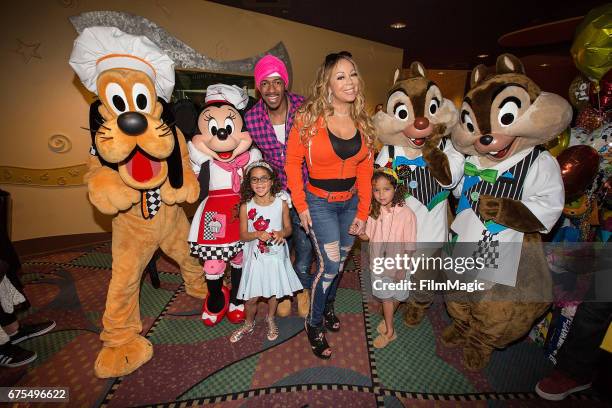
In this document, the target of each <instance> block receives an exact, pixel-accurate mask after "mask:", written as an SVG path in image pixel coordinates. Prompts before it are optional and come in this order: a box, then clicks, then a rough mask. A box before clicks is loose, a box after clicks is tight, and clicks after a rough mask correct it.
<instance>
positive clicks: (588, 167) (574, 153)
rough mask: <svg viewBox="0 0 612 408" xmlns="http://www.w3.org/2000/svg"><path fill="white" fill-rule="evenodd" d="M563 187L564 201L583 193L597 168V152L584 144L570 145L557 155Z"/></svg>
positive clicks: (595, 173)
mask: <svg viewBox="0 0 612 408" xmlns="http://www.w3.org/2000/svg"><path fill="white" fill-rule="evenodd" d="M557 161H558V162H559V166H560V167H561V178H562V179H563V186H564V187H565V201H566V202H569V201H573V200H575V199H577V198H578V197H580V196H581V195H582V194H584V193H585V191H586V190H587V188H588V187H589V186H590V185H591V183H593V180H594V179H595V176H596V175H597V171H598V169H599V154H598V153H597V151H595V149H593V148H592V147H590V146H586V145H578V146H572V147H569V148H567V149H565V150H564V151H563V152H561V154H560V155H559V157H557Z"/></svg>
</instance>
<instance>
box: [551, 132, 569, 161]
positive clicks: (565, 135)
mask: <svg viewBox="0 0 612 408" xmlns="http://www.w3.org/2000/svg"><path fill="white" fill-rule="evenodd" d="M571 132H572V130H571V128H567V129H565V130H564V131H563V132H561V134H560V135H559V136H557V137H555V138H554V139H553V140H551V141H550V142H546V143H544V147H545V148H546V150H548V152H549V153H550V154H552V155H553V156H554V157H557V156H558V155H559V154H561V152H562V151H564V150H565V149H567V147H568V146H569V143H570V136H571Z"/></svg>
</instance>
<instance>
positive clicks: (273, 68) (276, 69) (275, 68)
mask: <svg viewBox="0 0 612 408" xmlns="http://www.w3.org/2000/svg"><path fill="white" fill-rule="evenodd" d="M273 74H277V75H275V76H279V77H280V78H281V79H282V80H283V82H285V87H287V86H289V74H288V73H287V67H285V63H284V62H283V61H281V60H280V59H278V58H276V57H275V56H274V55H269V54H268V55H266V56H264V57H263V58H261V59H260V60H259V61H257V64H255V86H256V87H257V89H259V84H261V81H263V80H264V79H266V78H268V77H269V76H272V75H273Z"/></svg>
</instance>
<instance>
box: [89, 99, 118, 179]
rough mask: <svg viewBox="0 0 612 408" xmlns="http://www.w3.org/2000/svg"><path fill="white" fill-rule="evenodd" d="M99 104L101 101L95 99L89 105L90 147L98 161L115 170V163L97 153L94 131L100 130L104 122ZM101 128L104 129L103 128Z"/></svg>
mask: <svg viewBox="0 0 612 408" xmlns="http://www.w3.org/2000/svg"><path fill="white" fill-rule="evenodd" d="M100 105H102V102H101V101H100V100H99V99H96V100H95V101H93V102H92V104H91V105H89V132H90V133H91V147H92V148H93V152H94V153H93V154H94V156H98V159H99V160H100V163H101V164H102V165H103V166H106V167H110V168H111V169H113V170H117V169H118V168H119V165H118V164H117V163H109V162H107V161H106V160H104V159H103V158H102V157H101V156H100V155H99V154H98V149H97V148H96V133H98V131H99V130H100V127H102V125H103V124H104V118H103V117H102V115H100ZM103 130H105V129H104V128H103Z"/></svg>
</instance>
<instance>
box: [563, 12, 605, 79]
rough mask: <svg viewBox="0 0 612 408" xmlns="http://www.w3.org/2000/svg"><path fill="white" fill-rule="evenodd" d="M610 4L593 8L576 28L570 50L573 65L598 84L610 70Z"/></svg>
mask: <svg viewBox="0 0 612 408" xmlns="http://www.w3.org/2000/svg"><path fill="white" fill-rule="evenodd" d="M611 36H612V3H607V4H605V5H603V6H600V7H597V8H594V9H593V10H591V11H590V12H589V13H588V14H587V15H586V16H585V17H584V20H583V21H582V23H580V25H579V26H578V28H576V37H575V38H574V42H573V44H572V48H571V49H570V53H571V54H572V58H573V59H574V64H576V68H578V69H579V70H580V71H581V72H582V73H583V74H585V75H586V76H587V77H589V78H590V79H591V80H593V81H596V82H598V81H599V80H600V79H601V78H602V77H603V76H604V75H605V74H606V72H608V70H610V68H612V58H610V54H611V53H612V41H611V40H610V37H611Z"/></svg>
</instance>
